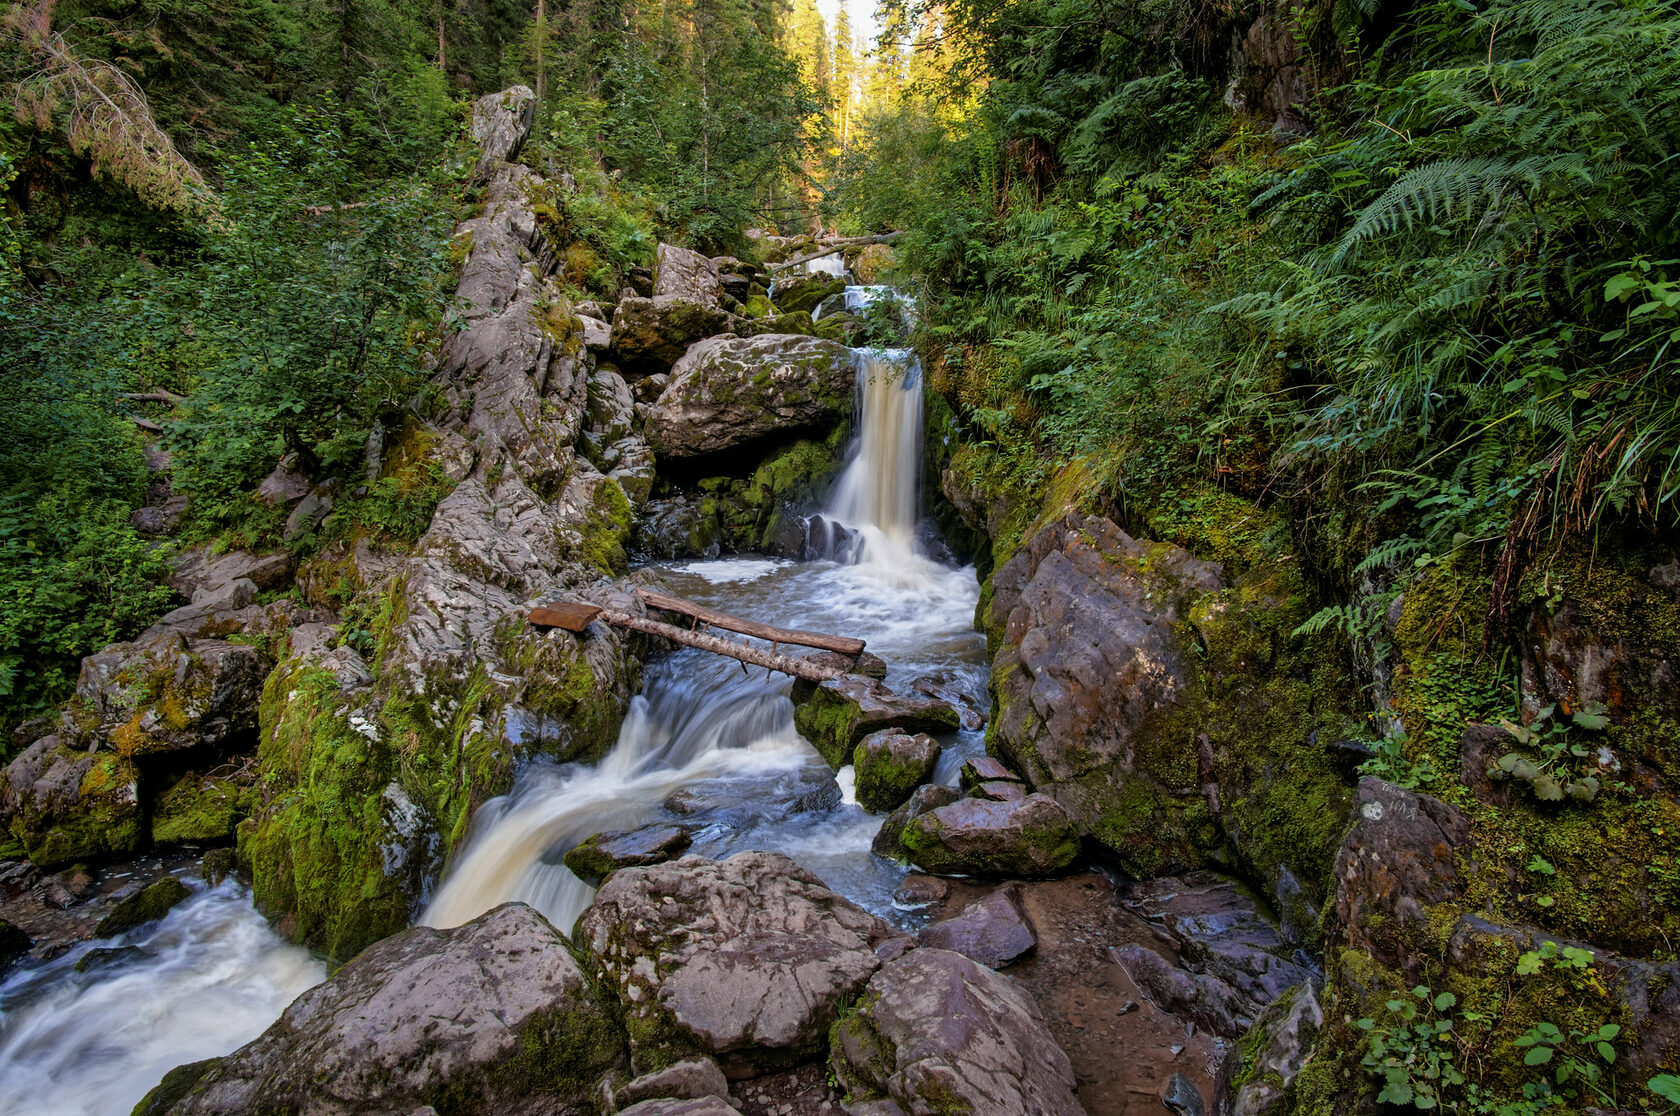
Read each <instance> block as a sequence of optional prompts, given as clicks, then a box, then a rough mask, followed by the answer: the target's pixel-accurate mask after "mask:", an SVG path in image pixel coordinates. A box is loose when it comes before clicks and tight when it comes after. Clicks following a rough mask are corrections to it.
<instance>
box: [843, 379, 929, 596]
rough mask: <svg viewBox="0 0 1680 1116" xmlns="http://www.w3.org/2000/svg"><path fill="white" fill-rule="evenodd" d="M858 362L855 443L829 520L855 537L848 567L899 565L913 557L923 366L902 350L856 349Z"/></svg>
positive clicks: (918, 473) (920, 446) (919, 459)
mask: <svg viewBox="0 0 1680 1116" xmlns="http://www.w3.org/2000/svg"><path fill="white" fill-rule="evenodd" d="M856 359H857V379H858V437H857V444H856V446H855V447H854V448H853V451H852V456H851V460H850V461H849V462H848V463H847V465H846V469H845V471H844V472H843V473H842V474H841V475H840V483H839V484H838V485H837V486H836V487H835V490H834V496H833V499H831V500H830V501H829V506H828V510H827V512H826V517H827V518H829V519H831V520H833V521H835V522H837V523H839V524H841V525H843V526H845V527H846V528H848V529H849V530H851V531H853V532H856V534H857V537H858V540H859V545H858V546H857V547H856V548H855V549H854V551H853V552H852V553H851V554H850V555H848V556H847V557H849V558H850V559H851V560H852V561H855V562H863V563H873V564H880V563H884V562H895V561H901V560H903V559H905V558H907V557H911V556H913V555H914V553H915V539H916V510H917V509H916V497H917V492H918V487H919V481H920V477H921V466H922V463H921V451H922V367H921V364H920V363H919V362H918V361H917V360H916V356H915V354H914V353H912V352H910V351H908V350H905V349H859V350H858V351H857V357H856Z"/></svg>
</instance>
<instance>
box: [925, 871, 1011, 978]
mask: <svg viewBox="0 0 1680 1116" xmlns="http://www.w3.org/2000/svg"><path fill="white" fill-rule="evenodd" d="M916 940H917V941H919V942H920V943H921V944H922V945H924V946H929V947H931V948H933V949H948V950H951V951H952V952H953V953H960V954H962V955H963V956H964V957H967V958H969V959H970V960H973V961H978V962H980V964H982V965H986V966H989V967H990V968H993V969H1001V968H1003V967H1004V966H1005V965H1008V964H1010V963H1011V962H1013V961H1018V960H1020V959H1021V958H1023V957H1025V956H1026V955H1027V954H1029V953H1031V952H1032V951H1033V950H1034V949H1035V948H1036V947H1037V946H1038V931H1037V930H1036V929H1034V928H1033V924H1032V919H1030V918H1028V917H1027V913H1026V912H1025V911H1024V910H1022V909H1021V887H1020V885H1019V884H1010V885H1008V886H1006V887H1001V888H999V889H998V890H996V891H994V892H992V893H991V894H990V895H987V896H984V897H983V898H980V899H977V900H975V901H974V902H972V903H970V904H969V905H968V906H966V907H964V908H963V909H962V911H961V913H959V914H957V915H954V916H953V917H951V918H947V919H944V920H942V921H940V922H936V923H934V924H933V925H931V926H928V927H925V928H924V929H923V930H922V932H921V933H920V934H918V935H916Z"/></svg>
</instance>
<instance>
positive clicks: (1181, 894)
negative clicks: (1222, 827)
mask: <svg viewBox="0 0 1680 1116" xmlns="http://www.w3.org/2000/svg"><path fill="white" fill-rule="evenodd" d="M1126 905H1127V907H1129V908H1130V909H1131V910H1133V911H1134V912H1136V913H1137V914H1139V915H1142V916H1143V917H1144V918H1145V919H1147V920H1148V921H1149V922H1150V923H1151V924H1153V925H1154V926H1155V927H1157V928H1158V930H1159V932H1160V939H1159V940H1158V941H1156V942H1153V943H1150V942H1126V943H1124V944H1122V945H1120V946H1116V947H1114V948H1113V949H1112V950H1110V955H1111V957H1112V958H1113V959H1114V960H1115V961H1117V962H1118V963H1119V964H1120V965H1122V966H1123V967H1124V968H1125V969H1126V971H1127V973H1128V974H1129V975H1130V976H1131V978H1132V980H1133V982H1134V983H1135V984H1137V986H1138V987H1139V988H1141V989H1143V991H1144V992H1145V993H1146V994H1148V996H1149V998H1150V999H1151V1000H1154V1001H1155V1003H1156V1005H1157V1006H1159V1007H1160V1008H1161V1009H1162V1010H1164V1011H1169V1012H1172V1013H1174V1014H1176V1015H1179V1016H1182V1017H1183V1018H1186V1019H1190V1020H1192V1021H1194V1022H1195V1024H1196V1025H1197V1026H1198V1027H1201V1028H1202V1029H1203V1030H1206V1031H1209V1032H1211V1033H1213V1034H1216V1035H1219V1036H1220V1037H1222V1038H1225V1039H1227V1040H1232V1039H1236V1038H1238V1037H1239V1036H1241V1035H1242V1033H1243V1032H1244V1031H1245V1030H1247V1029H1248V1027H1249V1026H1250V1025H1252V1024H1253V1022H1254V1020H1256V1019H1257V1018H1259V1017H1260V1015H1261V1013H1262V1012H1264V1011H1265V1009H1266V1007H1267V1005H1268V1004H1271V1003H1273V1002H1274V1001H1276V1000H1277V999H1278V997H1280V996H1282V995H1283V994H1284V993H1285V992H1287V991H1288V990H1289V989H1290V988H1293V987H1295V986H1296V985H1299V984H1305V983H1308V982H1310V981H1312V980H1314V979H1316V974H1315V973H1314V971H1313V970H1312V969H1311V968H1310V967H1309V966H1308V965H1307V964H1305V963H1304V959H1303V958H1302V957H1301V955H1300V954H1299V952H1298V951H1297V950H1296V948H1295V946H1294V945H1293V944H1292V943H1291V942H1290V941H1289V939H1288V938H1287V937H1286V935H1285V933H1284V931H1283V929H1282V928H1281V927H1280V926H1279V925H1278V923H1277V921H1276V920H1275V919H1274V918H1272V916H1271V915H1270V913H1269V912H1267V911H1266V910H1264V909H1263V908H1262V907H1261V906H1260V905H1259V903H1258V902H1257V901H1256V900H1255V899H1254V898H1253V897H1252V896H1251V895H1250V894H1249V893H1248V892H1247V891H1246V890H1245V889H1243V888H1240V887H1239V886H1238V885H1237V884H1236V883H1235V882H1234V881H1233V880H1231V879H1228V878H1227V877H1224V876H1219V875H1215V874H1214V873H1212V872H1192V873H1190V874H1189V875H1186V876H1183V877H1178V878H1169V879H1163V880H1154V881H1150V882H1147V883H1140V884H1137V885H1135V886H1134V887H1133V888H1132V891H1131V893H1130V894H1129V895H1128V897H1127V899H1126Z"/></svg>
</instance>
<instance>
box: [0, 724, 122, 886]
mask: <svg viewBox="0 0 1680 1116" xmlns="http://www.w3.org/2000/svg"><path fill="white" fill-rule="evenodd" d="M0 816H3V817H5V818H6V819H7V822H8V828H9V829H10V831H11V833H12V836H14V837H15V838H17V839H18V841H19V842H21V843H22V845H23V847H24V851H25V852H26V853H28V854H29V859H30V860H32V861H34V862H35V864H37V865H38V866H40V867H42V868H57V867H59V866H60V865H64V864H73V863H75V862H76V861H78V860H95V859H98V858H101V857H107V856H121V855H125V854H128V853H133V852H135V851H136V850H138V849H139V848H140V846H141V843H142V841H143V840H144V837H145V829H144V819H143V816H142V812H141V808H140V771H139V769H138V768H137V767H135V765H134V761H133V760H131V759H129V758H127V757H126V756H122V755H119V754H117V753H116V752H113V751H110V750H102V751H98V752H91V753H90V752H89V751H88V749H87V748H86V747H85V746H83V745H82V744H80V743H79V742H76V741H69V740H65V739H64V738H62V737H60V736H59V735H57V734H56V733H55V734H53V735H50V736H44V737H42V738H41V739H39V740H37V741H35V743H34V744H32V745H30V746H29V747H28V748H27V749H25V750H24V752H23V754H22V755H20V756H18V757H17V758H16V759H15V760H13V761H12V762H11V763H10V764H9V765H7V767H6V770H5V773H4V776H0Z"/></svg>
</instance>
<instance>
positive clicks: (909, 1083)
mask: <svg viewBox="0 0 1680 1116" xmlns="http://www.w3.org/2000/svg"><path fill="white" fill-rule="evenodd" d="M830 1065H831V1066H832V1067H833V1069H834V1073H835V1075H836V1076H837V1077H838V1078H839V1079H840V1081H841V1082H842V1083H843V1084H844V1085H845V1086H846V1088H847V1090H848V1104H849V1106H850V1105H854V1104H864V1103H867V1102H869V1101H872V1100H881V1099H891V1100H892V1101H894V1102H896V1103H897V1105H898V1106H899V1108H900V1109H902V1111H903V1112H905V1113H907V1114H910V1116H924V1114H925V1116H932V1114H934V1113H940V1112H952V1111H964V1112H977V1113H978V1112H997V1113H1003V1112H1031V1113H1035V1114H1039V1116H1082V1114H1083V1112H1084V1109H1083V1108H1081V1107H1080V1105H1079V1102H1078V1100H1077V1099H1075V1097H1074V1077H1073V1068H1072V1066H1070V1065H1069V1064H1068V1059H1067V1055H1066V1054H1063V1053H1062V1051H1061V1048H1060V1047H1058V1046H1057V1045H1056V1042H1055V1040H1054V1039H1052V1038H1051V1037H1050V1033H1049V1031H1047V1030H1046V1029H1045V1027H1044V1023H1043V1020H1042V1017H1041V1016H1040V1015H1039V1011H1038V1007H1037V1005H1036V1004H1034V1003H1033V1002H1032V1000H1031V999H1030V998H1029V997H1027V996H1026V995H1025V994H1023V993H1022V992H1020V991H1018V990H1017V989H1016V988H1015V987H1014V986H1013V985H1012V984H1011V983H1010V981H1009V978H1008V977H1004V976H1000V975H998V974H997V973H994V972H992V971H991V970H990V969H988V968H985V967H984V966H982V965H979V964H976V963H975V962H974V961H971V960H969V959H968V958H967V957H964V956H962V955H961V954H957V953H951V952H949V951H947V950H942V949H925V948H924V949H915V950H912V951H910V952H909V953H907V954H905V955H904V956H903V957H900V958H899V959H898V960H896V961H892V962H889V963H888V964H887V965H885V966H883V967H882V969H881V971H880V972H879V973H878V974H876V975H875V976H874V977H873V978H872V979H871V980H870V982H869V986H868V987H867V988H866V989H865V990H864V993H863V997H862V999H861V1000H860V1001H859V1003H858V1006H857V1008H856V1010H855V1011H853V1012H852V1013H851V1014H850V1015H848V1016H847V1017H846V1018H845V1019H843V1020H842V1021H841V1023H840V1025H839V1026H838V1027H837V1028H836V1029H835V1033H834V1041H833V1054H832V1056H831V1058H830ZM853 1110H854V1111H855V1109H853Z"/></svg>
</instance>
